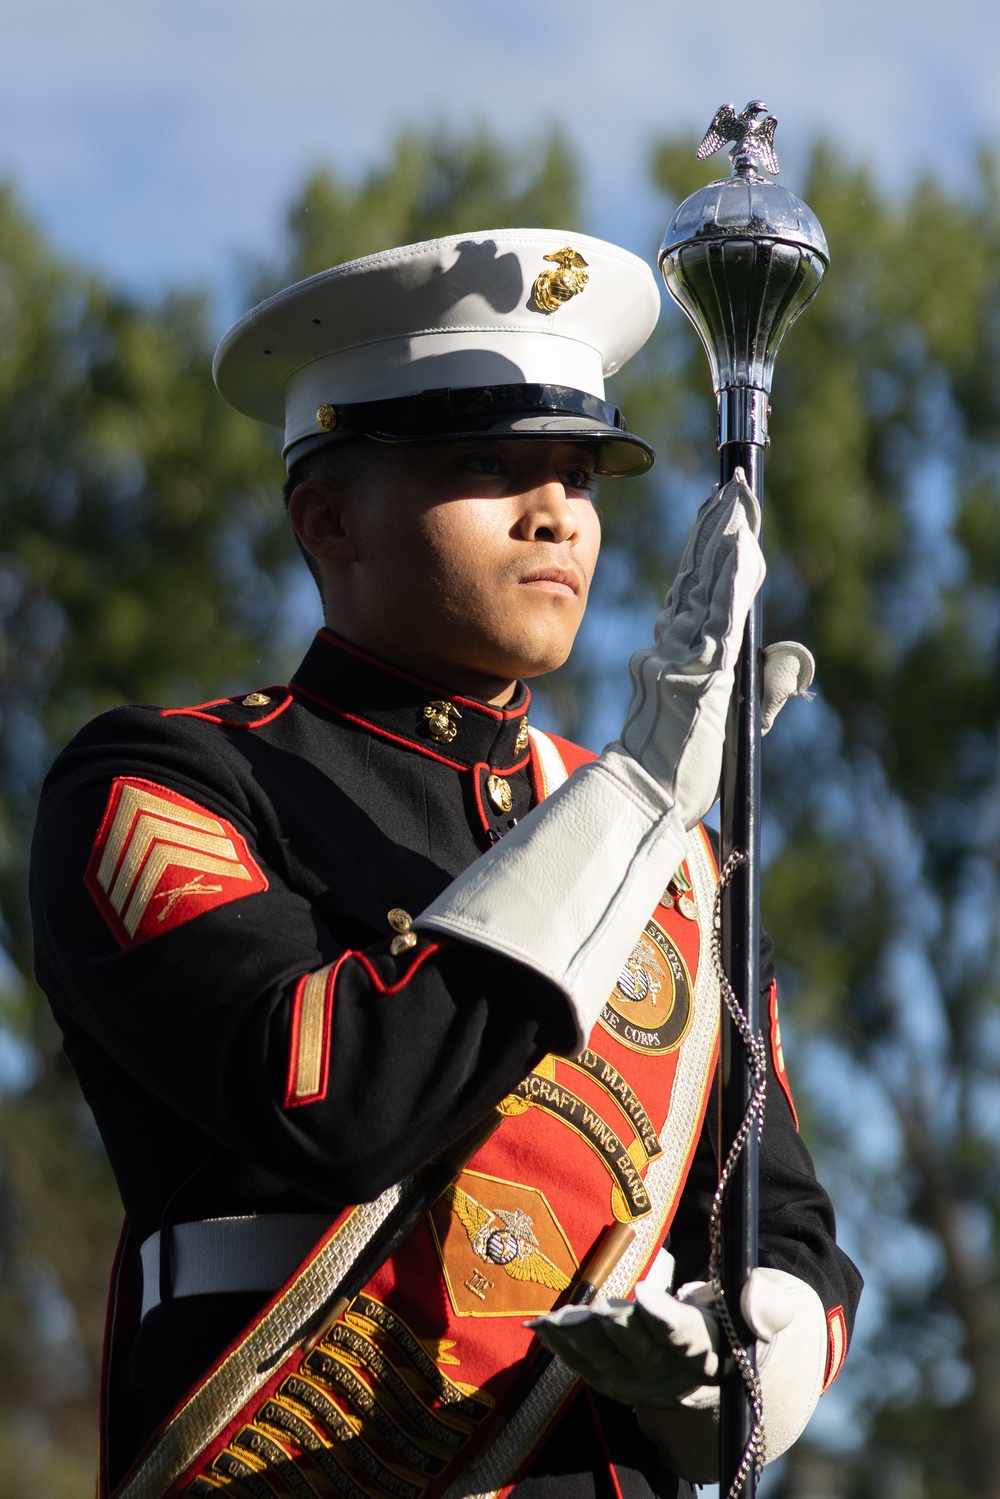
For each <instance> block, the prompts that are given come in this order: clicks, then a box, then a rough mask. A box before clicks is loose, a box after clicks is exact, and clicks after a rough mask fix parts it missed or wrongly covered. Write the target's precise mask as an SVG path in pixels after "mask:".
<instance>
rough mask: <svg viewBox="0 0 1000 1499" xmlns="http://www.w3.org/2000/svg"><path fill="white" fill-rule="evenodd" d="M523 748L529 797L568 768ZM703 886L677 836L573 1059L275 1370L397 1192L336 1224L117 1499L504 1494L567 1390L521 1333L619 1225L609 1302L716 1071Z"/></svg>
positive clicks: (705, 869) (694, 857)
mask: <svg viewBox="0 0 1000 1499" xmlns="http://www.w3.org/2000/svg"><path fill="white" fill-rule="evenodd" d="M532 739H533V748H534V760H535V770H536V776H537V778H538V782H539V789H540V792H543V793H547V792H549V791H551V790H552V789H554V785H555V784H558V781H559V780H561V779H564V778H565V775H566V773H567V769H569V768H572V763H570V764H567V763H566V762H571V756H570V755H569V754H565V755H563V754H561V753H560V748H558V747H557V745H556V743H555V742H554V741H553V740H552V739H551V738H548V737H546V736H542V735H539V734H537V733H535V732H534V731H533V732H532ZM568 748H569V747H568V746H567V749H568ZM575 758H576V756H573V757H572V759H575ZM715 883H716V870H715V864H714V861H713V859H712V855H711V852H710V850H709V848H708V845H707V842H706V840H705V838H704V835H703V834H700V833H699V834H695V835H692V838H691V840H690V849H689V855H688V859H687V861H686V862H685V864H684V865H683V866H682V868H681V869H680V870H679V871H678V874H677V875H676V876H675V878H674V880H672V881H671V884H670V887H669V888H668V890H667V891H665V892H664V897H663V903H661V904H660V905H658V906H657V908H656V910H655V911H654V913H653V915H652V917H651V919H650V921H649V922H648V924H647V926H646V929H645V931H644V932H643V933H642V935H641V936H640V938H639V941H638V942H637V943H636V945H635V948H634V949H633V951H632V953H631V955H630V957H629V959H628V961H627V962H626V964H625V967H624V968H623V969H622V973H621V976H620V978H619V981H618V983H617V985H616V986H615V990H614V992H613V993H612V995H611V997H610V998H609V1000H608V1003H607V1004H606V1005H605V1007H604V1010H603V1012H602V1014H601V1016H600V1017H599V1019H598V1021H597V1024H596V1026H595V1027H594V1030H593V1031H592V1033H591V1035H590V1037H589V1039H588V1045H587V1046H586V1048H585V1049H584V1050H583V1051H582V1052H581V1053H580V1055H579V1056H578V1057H576V1058H574V1059H573V1060H568V1059H566V1058H563V1057H552V1056H549V1057H546V1058H545V1059H544V1060H543V1061H542V1062H541V1063H539V1065H538V1066H537V1067H536V1068H535V1069H534V1071H533V1072H532V1073H530V1074H529V1076H528V1077H526V1078H525V1079H524V1080H523V1082H521V1083H520V1084H519V1086H518V1087H517V1089H516V1090H515V1091H514V1092H513V1093H512V1094H510V1095H509V1096H508V1097H507V1098H506V1099H505V1100H504V1101H503V1103H502V1104H501V1105H500V1110H501V1113H502V1114H503V1115H504V1118H503V1122H502V1123H501V1125H500V1126H499V1128H498V1129H497V1130H496V1131H495V1132H494V1134H493V1135H492V1136H491V1137H490V1138H489V1139H488V1140H487V1141H486V1143H485V1144H484V1145H483V1146H482V1147H481V1148H480V1149H479V1150H478V1151H477V1152H476V1154H475V1155H474V1156H473V1157H472V1159H471V1160H470V1162H469V1163H468V1165H467V1166H466V1167H465V1169H464V1170H463V1171H462V1172H461V1173H460V1174H459V1176H458V1177H457V1178H456V1180H455V1182H454V1183H453V1184H452V1186H450V1187H449V1188H448V1189H447V1190H446V1191H445V1192H444V1194H443V1195H442V1196H441V1197H440V1198H439V1199H438V1201H437V1202H436V1203H435V1205H434V1207H433V1208H432V1209H431V1211H430V1212H429V1213H428V1214H427V1215H426V1217H425V1218H424V1219H423V1220H422V1221H421V1222H420V1223H419V1224H418V1226H417V1228H416V1229H414V1230H413V1232H412V1233H411V1234H410V1235H409V1237H408V1238H407V1239H406V1241H405V1242H404V1243H403V1245H402V1247H401V1248H400V1249H399V1250H398V1251H397V1252H396V1253H395V1254H393V1255H392V1256H391V1257H390V1258H389V1260H387V1261H386V1263H385V1264H383V1265H382V1267H381V1268H380V1269H379V1270H378V1271H377V1272H376V1274H375V1275H373V1276H372V1278H371V1280H370V1281H369V1282H368V1284H367V1285H366V1286H365V1288H364V1290H363V1291H362V1292H361V1293H360V1294H359V1295H357V1296H355V1297H354V1299H353V1301H352V1302H351V1303H350V1305H349V1306H348V1307H347V1309H346V1310H345V1311H344V1312H343V1313H342V1315H341V1316H340V1317H339V1318H338V1319H337V1321H336V1322H334V1324H333V1326H332V1327H331V1328H330V1330H329V1331H328V1333H327V1334H326V1335H325V1337H324V1338H323V1340H322V1341H321V1342H320V1344H319V1346H318V1347H316V1348H315V1349H314V1350H313V1351H312V1352H310V1353H308V1354H304V1353H303V1349H302V1346H301V1345H300V1346H298V1347H297V1348H295V1349H293V1351H292V1352H286V1353H285V1354H284V1355H283V1356H282V1357H280V1358H279V1359H278V1360H277V1362H276V1363H275V1362H274V1359H275V1355H276V1354H278V1352H279V1351H280V1350H281V1349H283V1348H285V1347H286V1346H287V1344H288V1342H289V1339H290V1338H291V1337H292V1335H293V1334H294V1333H295V1331H296V1330H297V1329H298V1328H301V1327H302V1326H303V1325H304V1324H305V1323H306V1322H307V1321H308V1319H309V1317H310V1316H311V1315H312V1314H314V1313H315V1312H316V1310H317V1309H318V1308H319V1307H321V1306H322V1305H323V1304H324V1302H325V1301H326V1300H327V1299H328V1298H329V1297H330V1296H331V1294H332V1293H333V1292H334V1291H335V1290H336V1288H337V1286H338V1284H339V1283H340V1282H341V1281H342V1279H343V1277H344V1275H345V1273H346V1272H347V1271H348V1270H349V1268H350V1266H351V1264H352V1263H353V1262H354V1260H355V1259H356V1257H357V1255H358V1253H359V1252H360V1251H361V1249H362V1248H363V1247H364V1245H365V1244H366V1243H367V1242H368V1239H369V1238H370V1237H371V1234H372V1233H373V1232H374V1230H375V1229H376V1228H377V1227H378V1225H379V1224H380V1223H381V1222H383V1221H384V1219H385V1217H386V1216H387V1215H388V1214H389V1213H390V1212H391V1211H392V1209H393V1207H394V1206H395V1205H396V1203H397V1202H398V1201H399V1200H400V1197H401V1195H403V1196H405V1194H406V1191H407V1184H406V1183H403V1184H401V1185H400V1186H399V1187H394V1188H391V1189H390V1190H389V1191H387V1192H385V1193H383V1195H382V1197H380V1198H379V1199H378V1200H377V1201H376V1202H373V1203H366V1204H363V1205H361V1206H358V1207H354V1208H349V1209H347V1210H345V1212H344V1213H342V1214H341V1216H340V1218H339V1219H338V1220H337V1221H336V1222H335V1223H334V1224H333V1226H332V1227H331V1229H330V1230H329V1232H328V1233H327V1234H326V1236H325V1237H324V1238H323V1240H322V1241H321V1242H320V1243H319V1244H318V1245H317V1246H316V1247H315V1248H314V1249H313V1250H312V1252H311V1253H310V1255H309V1256H308V1258H307V1259H306V1260H305V1261H304V1263H303V1264H302V1265H301V1266H300V1267H299V1269H298V1270H297V1271H296V1273H295V1274H294V1275H293V1276H292V1278H291V1279H290V1280H289V1281H288V1282H287V1284H286V1285H285V1286H284V1287H283V1288H282V1289H281V1290H280V1291H279V1292H278V1293H277V1295H276V1296H275V1297H274V1298H273V1299H272V1300H271V1302H270V1303H269V1304H268V1306H267V1307H266V1308H265V1309H264V1311H263V1312H262V1313H261V1315H260V1316H259V1317H258V1318H257V1319H256V1321H255V1322H254V1323H253V1324H252V1325H251V1326H250V1327H249V1328H247V1329H246V1330H245V1332H244V1333H243V1334H242V1335H241V1336H240V1338H239V1339H238V1340H237V1342H236V1343H235V1344H234V1345H233V1346H232V1347H231V1348H230V1349H229V1350H228V1351H227V1352H226V1353H225V1354H224V1355H223V1357H222V1358H221V1359H220V1360H219V1362H218V1363H217V1364H216V1366H215V1367H214V1368H213V1369H212V1370H210V1371H209V1373H208V1374H206V1375H205V1376H204V1378H203V1379H202V1380H201V1381H200V1382H199V1383H198V1385H197V1386H196V1387H195V1388H194V1389H193V1390H192V1391H191V1392H190V1393H189V1395H188V1396H187V1397H186V1398H185V1400H184V1401H183V1402H182V1403H181V1405H180V1406H179V1407H178V1408H177V1410H175V1411H174V1413H173V1414H172V1415H171V1416H170V1417H169V1419H168V1420H167V1421H166V1422H165V1423H164V1425H163V1426H162V1427H161V1428H160V1430H159V1431H158V1432H157V1434H156V1435H155V1437H154V1438H153V1440H152V1441H151V1443H150V1444H149V1446H148V1447H147V1448H146V1450H145V1452H144V1453H143V1454H142V1455H141V1456H140V1458H139V1459H138V1461H137V1462H136V1463H135V1465H134V1466H133V1468H132V1469H131V1471H130V1473H129V1474H128V1475H127V1476H126V1478H125V1479H124V1480H123V1482H122V1483H121V1484H120V1485H119V1487H118V1488H117V1489H116V1491H115V1494H114V1499H174V1496H181V1495H185V1496H190V1499H215V1496H216V1495H217V1494H218V1492H219V1491H220V1490H223V1489H225V1490H228V1491H231V1492H232V1493H234V1494H236V1495H239V1496H241V1499H325V1496H336V1499H459V1496H467V1495H476V1496H486V1495H496V1494H498V1493H499V1492H501V1491H503V1490H504V1488H505V1486H506V1485H508V1484H509V1483H510V1481H511V1480H512V1479H513V1478H514V1476H515V1475H516V1474H517V1473H518V1472H519V1471H520V1470H521V1469H522V1468H523V1467H524V1465H525V1463H526V1462H527V1461H528V1459H529V1458H530V1456H531V1454H532V1453H533V1452H534V1451H535V1450H536V1449H537V1447H538V1445H539V1443H540V1442H541V1440H542V1439H543V1437H544V1436H545V1434H546V1432H547V1431H548V1430H549V1429H550V1428H551V1426H552V1424H553V1423H554V1421H555V1420H556V1418H557V1417H558V1415H559V1413H560V1411H561V1410H562V1409H563V1408H564V1406H565V1404H566V1403H567V1401H568V1399H569V1398H570V1397H571V1396H572V1394H573V1393H574V1390H575V1387H576V1383H577V1381H576V1377H575V1375H574V1374H573V1373H572V1371H570V1370H569V1369H568V1368H566V1366H565V1365H563V1364H561V1363H560V1362H559V1361H558V1360H555V1361H552V1362H551V1363H549V1364H548V1366H547V1367H546V1368H545V1369H544V1372H543V1373H542V1374H541V1376H540V1377H537V1378H535V1379H534V1380H533V1381H531V1380H530V1373H531V1366H532V1360H533V1358H534V1357H535V1356H537V1354H538V1349H539V1345H538V1342H537V1340H536V1339H535V1338H534V1336H533V1334H532V1333H531V1332H530V1331H529V1330H528V1329H526V1328H525V1326H524V1320H525V1319H526V1318H528V1317H532V1316H536V1315H538V1314H540V1313H543V1312H547V1311H549V1310H551V1308H552V1307H553V1306H554V1305H555V1304H556V1303H557V1301H559V1300H560V1298H562V1297H563V1294H564V1292H565V1291H566V1290H567V1289H568V1287H569V1286H570V1285H571V1283H572V1282H573V1280H574V1278H575V1277H577V1273H578V1271H579V1269H580V1267H581V1265H584V1264H586V1262H587V1261H588V1259H589V1258H590V1256H591V1255H592V1254H593V1252H594V1250H595V1248H596V1247H597V1246H598V1245H599V1244H600V1243H601V1241H602V1239H603V1238H604V1236H605V1234H606V1233H607V1231H608V1229H609V1228H610V1227H611V1226H613V1225H614V1224H615V1223H628V1224H630V1225H632V1226H633V1228H634V1237H633V1238H632V1241H631V1243H630V1244H629V1246H628V1248H627V1249H626V1251H625V1253H624V1255H623V1256H622V1257H621V1259H620V1260H619V1261H618V1263H617V1264H616V1265H615V1266H614V1268H613V1269H612V1271H611V1272H610V1274H609V1276H608V1277H607V1279H606V1280H605V1282H604V1285H603V1286H602V1290H603V1291H604V1293H605V1294H607V1295H611V1296H627V1295H628V1294H629V1293H630V1292H631V1290H632V1288H633V1286H634V1285H635V1282H636V1281H637V1280H638V1279H639V1278H640V1277H641V1276H642V1274H643V1272H644V1271H645V1269H646V1267H647V1266H648V1265H649V1263H650V1261H651V1260H652V1259H653V1257H654V1256H655V1254H656V1253H657V1251H658V1249H659V1248H660V1246H661V1244H662V1243H663V1239H664V1235H665V1233H666V1232H667V1230H668V1228H669V1225H670V1222H671V1220H672V1218H673V1214H674V1211H675V1209H676V1205H677V1202H678V1199H679V1197H680V1194H681V1191H682V1189H683V1186H684V1182H685V1180H686V1177H687V1173H688V1170H689V1167H690V1163H691V1158H692V1156H693V1153H694V1149H695V1145H696V1142H697V1140H698V1136H699V1133H700V1130H701V1125H702V1120H703V1118H704V1113H705V1107H706V1103H707V1099H708V1094H709V1090H710V1086H711V1081H712V1076H713V1072H714V1069H715V1061H716V1055H717V1047H718V1025H719V1000H718V987H717V983H716V981H715V978H714V975H713V969H712V962H711V955H710V948H709V944H710V941H711V924H712V907H713V901H714V894H715ZM526 1375H528V1376H529V1380H528V1382H527V1384H526ZM524 1389H527V1393H524V1392H523V1391H524Z"/></svg>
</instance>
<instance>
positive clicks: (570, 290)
mask: <svg viewBox="0 0 1000 1499" xmlns="http://www.w3.org/2000/svg"><path fill="white" fill-rule="evenodd" d="M542 258H543V259H544V260H551V261H554V263H555V264H556V265H557V266H558V267H559V269H558V270H556V271H540V272H539V274H538V276H537V277H536V278H535V284H534V286H533V287H532V288H531V294H532V296H533V297H534V299H535V303H536V305H537V306H538V307H540V308H541V310H542V311H543V312H555V311H556V310H557V309H558V308H560V307H562V306H563V304H564V303H566V302H568V301H570V299H571V298H572V297H578V296H579V295H580V293H581V292H582V291H583V289H584V287H585V286H586V284H587V282H588V281H589V280H590V277H589V275H588V274H587V262H586V261H585V260H584V258H583V256H582V255H581V254H580V252H579V251H578V250H574V249H573V247H572V245H564V246H563V247H562V249H561V250H554V251H553V252H552V254H551V255H545V256H543V257H542Z"/></svg>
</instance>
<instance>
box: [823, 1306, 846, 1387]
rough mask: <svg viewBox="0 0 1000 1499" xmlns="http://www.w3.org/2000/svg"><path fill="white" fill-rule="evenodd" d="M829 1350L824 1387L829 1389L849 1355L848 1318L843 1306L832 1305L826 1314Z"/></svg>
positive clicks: (827, 1352)
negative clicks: (845, 1315)
mask: <svg viewBox="0 0 1000 1499" xmlns="http://www.w3.org/2000/svg"><path fill="white" fill-rule="evenodd" d="M826 1329H827V1351H826V1374H825V1376H824V1378H823V1389H824V1390H828V1389H829V1388H830V1386H831V1385H832V1384H833V1381H834V1380H835V1379H836V1377H837V1375H838V1374H839V1373H840V1371H841V1369H842V1368H843V1367H844V1359H845V1358H846V1357H847V1320H846V1318H845V1317H844V1308H843V1307H842V1306H835V1307H832V1308H831V1310H830V1311H828V1312H827V1314H826Z"/></svg>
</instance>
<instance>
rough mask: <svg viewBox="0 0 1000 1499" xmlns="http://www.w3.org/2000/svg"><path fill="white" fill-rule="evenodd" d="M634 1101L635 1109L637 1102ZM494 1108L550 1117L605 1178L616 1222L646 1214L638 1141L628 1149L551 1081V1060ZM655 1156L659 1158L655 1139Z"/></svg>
mask: <svg viewBox="0 0 1000 1499" xmlns="http://www.w3.org/2000/svg"><path fill="white" fill-rule="evenodd" d="M587 1070H589V1069H587ZM633 1096H634V1095H633ZM635 1101H636V1103H637V1104H638V1102H639V1101H638V1099H636V1100H635ZM498 1107H499V1109H500V1112H501V1113H502V1114H508V1115H515V1116H516V1115H517V1114H523V1113H524V1111H525V1110H526V1109H530V1108H538V1109H544V1110H545V1112H546V1113H547V1114H554V1115H555V1117H556V1118H557V1119H561V1120H562V1122H563V1124H568V1125H569V1127H570V1129H571V1130H573V1131H574V1132H575V1133H576V1134H577V1135H579V1136H580V1138H581V1139H582V1140H585V1141H586V1143H587V1144H588V1145H589V1146H590V1148H591V1150H593V1151H594V1153H595V1154H596V1156H597V1157H598V1159H599V1160H600V1162H601V1164H602V1165H603V1166H604V1168H605V1170H606V1171H607V1172H608V1175H609V1176H610V1177H611V1180H612V1183H613V1186H612V1191H611V1209H612V1212H613V1213H614V1215H615V1217H616V1218H617V1219H618V1221H619V1222H620V1223H631V1222H632V1220H633V1219H634V1218H644V1217H645V1216H646V1214H647V1213H648V1212H649V1210H650V1202H649V1195H648V1193H647V1191H646V1188H645V1187H644V1186H643V1182H642V1175H641V1173H642V1172H643V1171H644V1170H645V1167H646V1165H647V1164H648V1162H649V1156H648V1155H647V1154H646V1150H645V1147H644V1146H643V1143H642V1139H641V1138H638V1137H637V1138H636V1139H635V1140H633V1141H632V1144H631V1145H626V1144H625V1143H624V1141H623V1140H622V1139H621V1138H620V1136H619V1135H618V1134H617V1133H616V1132H615V1131H614V1130H613V1129H612V1128H611V1126H610V1124H608V1122H607V1120H606V1119H604V1118H602V1116H601V1115H600V1114H599V1113H598V1112H597V1110H596V1109H593V1108H591V1106H590V1104H588V1103H587V1102H586V1100H585V1099H583V1098H581V1097H580V1096H579V1094H577V1093H574V1092H573V1090H572V1089H571V1088H567V1087H564V1086H563V1084H561V1083H559V1082H557V1081H556V1077H555V1059H554V1058H553V1057H543V1058H542V1060H541V1062H539V1064H538V1066H537V1067H536V1068H535V1070H534V1072H529V1073H528V1076H527V1077H526V1078H524V1079H522V1081H521V1082H519V1083H518V1085H517V1088H516V1089H515V1091H514V1092H513V1093H509V1094H508V1095H507V1097H506V1098H505V1099H504V1100H503V1102H502V1103H501V1104H499V1105H498ZM639 1107H640V1108H641V1107H642V1106H641V1104H640V1105H639ZM643 1112H645V1111H643ZM656 1154H657V1155H659V1154H660V1146H659V1141H658V1140H657V1150H656Z"/></svg>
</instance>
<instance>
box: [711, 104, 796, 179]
mask: <svg viewBox="0 0 1000 1499" xmlns="http://www.w3.org/2000/svg"><path fill="white" fill-rule="evenodd" d="M758 115H767V118H766V119H764V120H759V119H758V118H757V116H758ZM777 124H778V122H777V120H776V119H775V117H774V115H772V114H767V105H766V104H764V103H763V102H762V101H761V100H760V99H751V100H750V103H749V104H748V105H747V106H746V107H745V109H743V110H742V111H741V112H740V114H737V113H736V111H735V109H734V108H733V106H732V105H731V104H723V105H722V106H721V108H719V109H717V110H716V112H715V119H714V120H713V121H712V123H711V125H709V127H708V129H707V131H706V132H705V139H704V140H703V141H702V143H701V145H700V146H699V147H698V150H697V153H696V154H697V156H698V160H699V161H704V159H705V157H706V156H714V154H715V152H716V151H721V150H722V147H723V146H725V145H726V144H727V143H728V142H729V141H732V142H733V146H732V149H731V150H730V152H729V156H730V159H731V161H732V164H733V172H734V174H735V175H736V176H738V177H753V176H755V175H756V173H757V171H758V169H760V168H763V169H764V171H765V172H770V174H771V176H772V177H776V176H777V175H778V157H777V154H776V153H775V149H774V132H775V129H776V128H777Z"/></svg>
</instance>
